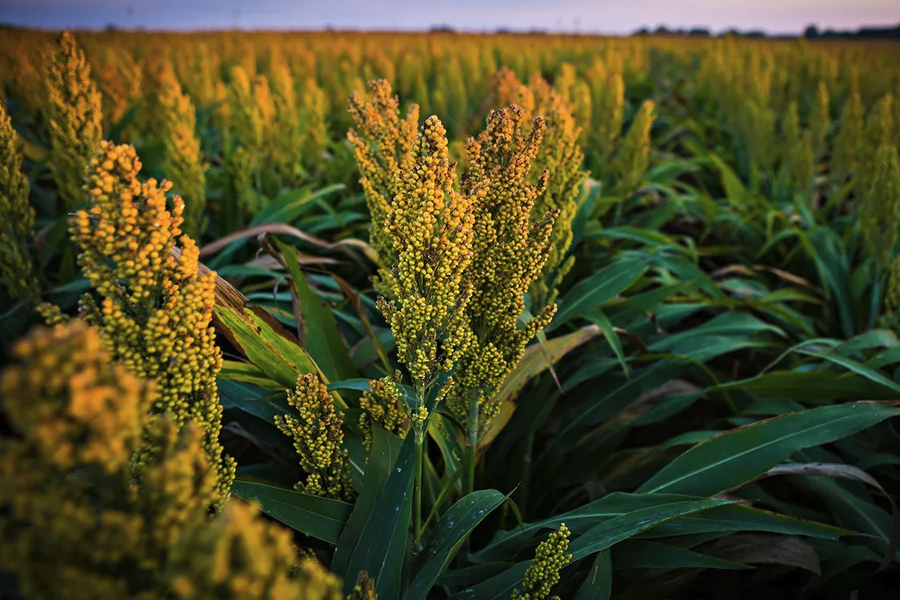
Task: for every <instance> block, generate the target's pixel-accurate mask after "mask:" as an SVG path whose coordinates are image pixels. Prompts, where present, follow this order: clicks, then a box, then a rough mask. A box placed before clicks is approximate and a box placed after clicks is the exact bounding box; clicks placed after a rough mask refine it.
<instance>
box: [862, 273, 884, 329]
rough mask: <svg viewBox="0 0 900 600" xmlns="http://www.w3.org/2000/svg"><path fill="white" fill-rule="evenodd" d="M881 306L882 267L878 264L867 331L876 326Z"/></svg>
mask: <svg viewBox="0 0 900 600" xmlns="http://www.w3.org/2000/svg"><path fill="white" fill-rule="evenodd" d="M880 306H881V269H880V268H879V267H878V266H877V265H876V266H875V268H874V270H873V277H872V298H871V304H870V306H869V320H868V323H866V331H871V330H872V328H874V327H875V319H876V318H877V317H878V309H879V307H880Z"/></svg>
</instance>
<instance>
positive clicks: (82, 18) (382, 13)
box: [0, 0, 900, 34]
mask: <svg viewBox="0 0 900 600" xmlns="http://www.w3.org/2000/svg"><path fill="white" fill-rule="evenodd" d="M0 23H8V24H13V25H26V26H32V27H42V28H47V29H62V28H70V29H76V28H102V27H105V26H106V25H110V24H112V25H116V26H118V27H126V28H133V27H145V28H148V29H223V28H225V29H227V28H233V27H237V28H243V29H321V28H324V27H327V26H331V27H334V28H339V29H342V28H343V29H394V30H405V29H413V30H415V29H419V30H421V29H427V28H428V27H431V26H434V25H449V26H452V27H454V28H457V29H460V30H467V31H492V30H495V29H497V28H498V27H505V28H510V29H519V30H524V29H531V28H540V29H546V30H548V31H566V32H572V31H578V32H581V33H604V34H624V33H631V32H633V31H635V30H637V29H639V28H641V27H649V28H651V29H652V28H655V27H657V26H659V25H665V26H667V27H670V28H681V27H684V28H690V27H707V28H709V29H711V30H712V31H713V32H720V31H724V30H726V29H729V28H732V27H735V28H737V29H740V30H743V31H747V30H753V29H762V30H765V31H767V32H769V33H797V32H800V31H802V30H803V29H804V28H805V27H806V26H807V25H809V24H815V25H817V26H818V27H819V28H820V29H826V28H834V29H857V28H859V27H861V26H885V25H896V24H900V1H898V0H793V2H785V0H753V1H752V2H746V1H742V0H493V1H489V0H454V1H453V2H430V3H429V2H423V1H421V0H419V1H416V0H140V1H137V0H0Z"/></svg>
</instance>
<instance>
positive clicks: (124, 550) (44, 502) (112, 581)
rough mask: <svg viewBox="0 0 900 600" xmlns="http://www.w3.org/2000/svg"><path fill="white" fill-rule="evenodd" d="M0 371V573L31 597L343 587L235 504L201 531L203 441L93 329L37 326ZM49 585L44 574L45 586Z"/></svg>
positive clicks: (206, 490)
mask: <svg viewBox="0 0 900 600" xmlns="http://www.w3.org/2000/svg"><path fill="white" fill-rule="evenodd" d="M14 353H15V359H16V360H17V361H19V364H17V365H15V366H12V367H9V368H7V369H6V370H4V371H3V372H2V374H0V398H2V409H3V411H4V414H5V415H6V417H7V419H8V423H9V427H10V428H11V432H10V434H3V435H0V456H2V460H0V536H2V538H3V544H0V562H2V564H3V570H4V572H5V574H7V575H12V576H13V577H14V578H15V581H16V584H17V585H18V587H19V591H20V592H21V593H22V595H23V597H26V598H30V599H34V600H56V599H57V598H63V597H65V598H72V599H74V600H81V599H84V600H88V599H90V600H126V599H127V600H165V599H170V598H179V599H183V600H201V599H203V600H205V599H209V598H235V599H238V598H258V599H261V600H263V599H271V600H338V599H339V598H340V597H341V594H340V589H341V582H340V580H339V579H338V578H337V577H336V576H335V575H333V574H331V573H329V572H328V571H327V570H326V569H325V568H324V567H323V566H322V565H321V564H320V563H319V562H318V561H317V560H316V559H315V558H312V557H310V556H308V555H306V556H298V554H297V552H296V550H295V548H294V546H293V536H292V534H291V533H290V532H289V531H288V530H287V529H285V528H283V527H282V526H281V525H279V524H277V523H274V522H272V521H269V520H266V519H263V518H261V516H260V514H259V512H258V511H257V510H256V509H254V508H252V507H250V506H249V505H246V504H243V503H240V502H238V501H232V502H230V503H229V504H228V505H227V506H226V507H225V509H224V510H223V511H222V512H221V513H220V514H219V515H218V516H217V518H215V519H213V520H210V518H209V517H208V516H207V509H208V507H209V505H210V504H211V503H212V502H213V501H214V499H215V497H216V496H217V495H218V493H219V492H218V490H217V487H218V483H217V473H216V470H215V469H214V468H212V467H211V465H210V463H209V461H208V458H207V453H206V451H205V450H204V449H203V446H202V444H203V437H204V436H203V433H202V430H201V429H199V428H196V427H194V426H193V425H189V426H187V427H182V426H180V425H179V424H177V423H176V422H175V421H174V420H173V419H171V418H170V415H157V416H150V412H149V411H150V407H151V406H152V405H153V404H154V403H155V402H156V401H157V398H156V392H157V386H156V385H155V384H154V383H153V382H152V381H151V382H147V381H143V380H141V379H139V378H137V377H135V376H134V375H133V374H132V373H130V372H129V371H128V369H126V368H125V366H124V365H121V364H116V363H114V362H112V360H111V359H112V357H111V356H110V355H109V353H108V352H107V351H106V348H105V343H104V340H103V339H102V338H101V336H100V335H99V334H98V332H97V331H96V330H95V329H92V328H89V327H88V326H87V325H86V324H85V323H84V322H82V321H80V320H75V321H73V322H71V323H70V324H68V325H67V326H63V327H56V328H53V329H44V328H39V329H36V330H35V331H33V332H32V333H31V334H30V335H29V336H28V337H26V338H24V339H23V340H21V341H19V342H18V343H17V344H16V346H15V349H14ZM48 574H52V576H50V575H48Z"/></svg>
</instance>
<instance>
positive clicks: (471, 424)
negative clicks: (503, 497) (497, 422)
mask: <svg viewBox="0 0 900 600" xmlns="http://www.w3.org/2000/svg"><path fill="white" fill-rule="evenodd" d="M479 408H480V407H479V405H478V400H477V399H476V398H473V399H471V400H469V419H468V426H467V430H468V434H469V435H468V437H469V439H468V443H467V444H466V455H465V459H464V460H465V464H464V465H463V468H464V469H465V480H464V484H463V494H462V495H463V496H465V495H466V494H471V493H472V492H474V491H475V463H476V461H477V458H478V409H479Z"/></svg>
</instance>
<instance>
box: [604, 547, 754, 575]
mask: <svg viewBox="0 0 900 600" xmlns="http://www.w3.org/2000/svg"><path fill="white" fill-rule="evenodd" d="M612 552H613V559H614V561H615V563H616V569H730V570H741V569H751V568H752V567H748V566H747V565H745V564H741V563H739V562H733V561H730V560H723V559H721V558H716V557H714V556H707V555H705V554H700V553H699V552H693V551H691V550H688V549H687V548H679V547H678V546H672V545H670V544H664V543H662V542H648V541H643V540H625V541H624V542H622V543H621V544H618V545H617V546H616V547H615V548H613V550H612Z"/></svg>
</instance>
